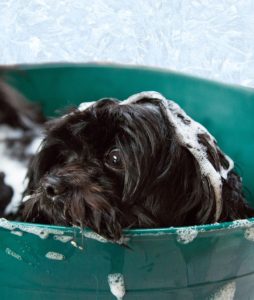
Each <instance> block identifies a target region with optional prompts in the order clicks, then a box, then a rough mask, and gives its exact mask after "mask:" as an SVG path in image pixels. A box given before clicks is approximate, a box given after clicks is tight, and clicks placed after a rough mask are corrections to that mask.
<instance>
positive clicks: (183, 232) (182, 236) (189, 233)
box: [176, 228, 198, 244]
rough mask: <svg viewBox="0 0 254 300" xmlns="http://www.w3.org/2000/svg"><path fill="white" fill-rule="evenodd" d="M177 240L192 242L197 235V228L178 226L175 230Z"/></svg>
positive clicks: (185, 242)
mask: <svg viewBox="0 0 254 300" xmlns="http://www.w3.org/2000/svg"><path fill="white" fill-rule="evenodd" d="M176 234H177V238H176V239H177V241H178V242H179V243H181V244H188V243H190V242H192V241H193V240H194V239H195V238H196V237H197V235H198V230H196V229H194V228H180V229H177V230H176Z"/></svg>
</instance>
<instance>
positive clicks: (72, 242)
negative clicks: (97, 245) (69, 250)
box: [71, 241, 84, 250]
mask: <svg viewBox="0 0 254 300" xmlns="http://www.w3.org/2000/svg"><path fill="white" fill-rule="evenodd" d="M71 244H72V246H73V247H75V248H78V249H79V250H83V249H84V248H83V247H81V246H79V245H78V244H77V242H75V241H71Z"/></svg>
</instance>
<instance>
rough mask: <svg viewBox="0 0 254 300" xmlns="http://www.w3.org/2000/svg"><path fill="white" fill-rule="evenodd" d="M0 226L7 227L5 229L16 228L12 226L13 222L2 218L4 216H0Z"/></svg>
mask: <svg viewBox="0 0 254 300" xmlns="http://www.w3.org/2000/svg"><path fill="white" fill-rule="evenodd" d="M0 227H1V228H4V229H7V230H14V229H16V227H15V226H14V224H12V223H11V222H10V221H8V220H6V219H4V218H0Z"/></svg>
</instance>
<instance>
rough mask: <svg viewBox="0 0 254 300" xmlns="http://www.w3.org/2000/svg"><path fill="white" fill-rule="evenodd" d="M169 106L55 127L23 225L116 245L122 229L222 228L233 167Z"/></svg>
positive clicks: (115, 104)
mask: <svg viewBox="0 0 254 300" xmlns="http://www.w3.org/2000/svg"><path fill="white" fill-rule="evenodd" d="M168 103H169V102H167V101H166V100H165V99H164V98H163V97H162V96H161V95H160V94H156V93H149V92H147V93H141V94H139V95H137V96H134V97H132V98H130V99H128V100H126V101H124V102H119V101H118V100H114V99H102V100H100V101H97V102H95V103H93V104H91V105H90V106H89V105H87V107H85V106H84V105H83V106H80V108H79V109H75V110H73V111H72V112H71V113H70V114H68V115H66V116H64V117H61V118H58V119H55V120H53V121H50V122H49V123H48V125H47V132H46V138H45V140H44V142H43V144H42V145H41V148H40V150H39V152H38V154H37V156H36V157H35V158H34V160H33V162H32V165H31V167H30V170H29V173H28V178H29V185H28V188H27V191H26V195H27V196H26V197H25V200H26V201H25V202H24V208H23V215H24V220H26V221H32V222H41V223H49V224H58V225H78V226H82V227H83V226H88V227H90V228H92V229H93V230H94V231H96V232H97V233H99V234H101V235H103V236H105V237H107V238H109V239H111V240H115V241H116V240H118V239H119V238H120V237H121V234H122V229H123V228H151V227H167V226H177V225H194V224H203V223H208V222H214V221H217V220H218V219H219V217H220V215H221V213H222V210H223V209H222V204H221V198H222V186H223V184H224V182H226V176H227V173H228V172H229V171H230V170H231V169H232V165H231V164H230V160H229V159H227V157H225V156H224V155H223V154H222V152H221V151H220V150H219V148H218V147H217V146H216V142H215V140H214V139H213V138H212V137H211V136H210V135H209V134H208V133H207V131H206V130H205V129H204V128H203V127H202V126H201V125H199V126H198V125H197V123H196V122H194V121H193V120H191V119H190V118H189V117H188V116H186V115H185V114H184V112H183V111H182V110H181V109H180V108H179V107H178V106H175V105H174V104H173V102H170V103H169V104H168ZM170 105H171V106H170ZM174 118H175V119H174ZM178 123H179V124H178ZM180 123H181V124H180ZM193 124H194V125H193ZM195 126H196V127H197V126H198V127H197V128H196V127H195ZM188 127H189V128H190V130H189V131H188V130H187V129H186V128H188ZM179 128H181V129H179ZM193 128H194V129H195V128H196V131H195V130H194V131H195V132H193ZM186 130H187V131H188V132H187V133H186V132H185V131H186ZM194 134H195V141H193V136H194ZM184 135H185V136H184ZM216 174H219V175H218V176H217V175H216Z"/></svg>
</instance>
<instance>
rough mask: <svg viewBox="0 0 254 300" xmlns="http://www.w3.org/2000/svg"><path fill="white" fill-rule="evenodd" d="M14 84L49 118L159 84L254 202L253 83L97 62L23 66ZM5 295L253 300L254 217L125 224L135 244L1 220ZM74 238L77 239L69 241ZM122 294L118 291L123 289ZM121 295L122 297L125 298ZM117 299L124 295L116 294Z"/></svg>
mask: <svg viewBox="0 0 254 300" xmlns="http://www.w3.org/2000/svg"><path fill="white" fill-rule="evenodd" d="M22 69H23V70H24V71H23V72H20V73H13V74H12V75H11V76H10V78H9V79H10V80H9V81H10V83H11V84H12V85H14V86H15V87H16V88H18V89H19V90H20V91H21V92H22V93H24V94H25V95H26V96H27V97H28V98H29V99H31V100H33V101H36V102H38V103H40V104H41V105H42V106H43V109H44V110H45V112H46V113H47V115H49V116H52V115H54V112H55V110H56V109H59V108H62V107H63V106H65V105H70V104H73V103H74V104H78V103H80V102H84V101H91V100H96V99H99V98H102V97H116V98H119V99H125V98H127V97H128V96H130V95H131V94H134V93H137V92H141V91H147V90H156V91H158V92H160V93H162V94H163V95H164V96H166V97H167V98H170V99H173V100H175V101H176V102H178V103H179V104H180V105H181V106H182V107H183V108H184V109H185V110H186V111H187V113H188V114H190V115H191V116H192V117H193V118H194V119H196V120H198V121H200V122H201V123H202V124H204V125H205V126H206V127H207V128H208V129H209V130H210V131H211V132H212V134H213V135H214V136H215V137H216V138H217V140H218V143H219V145H220V146H221V148H222V149H223V150H224V151H225V152H226V153H228V154H229V155H230V156H231V157H232V158H233V159H234V160H235V162H236V164H237V166H238V169H239V173H240V174H241V175H242V176H243V181H244V185H245V186H246V190H247V192H246V193H247V195H248V201H250V202H252V203H253V204H254V199H253V196H251V195H254V157H253V156H254V90H253V89H248V88H243V87H239V86H230V85H224V84H220V83H216V82H211V81H208V80H204V79H200V78H195V77H191V76H187V75H182V74H179V73H175V72H170V71H165V70H158V69H148V68H140V67H126V66H117V65H116V66H114V65H96V64H84V65H73V64H69V65H68V64H62V65H35V66H22ZM0 226H1V228H0V236H1V239H0V299H18V300H22V299H25V300H30V299H36V300H38V299H40V300H42V299H61V300H64V299H75V300H77V299H82V300H84V299H116V297H115V296H114V294H116V290H114V289H113V290H112V292H111V290H110V286H109V282H108V278H109V277H108V276H109V275H110V274H121V276H122V277H121V278H123V279H124V286H125V289H126V293H125V296H124V300H125V299H126V300H128V299H137V300H138V299H148V300H149V299H160V300H162V299H174V300H177V299H193V300H194V299H195V300H198V299H216V300H218V299H220V300H221V299H224V300H225V299H226V300H228V299H239V300H245V299H250V300H253V299H254V220H253V219H249V220H243V221H238V222H231V223H222V224H213V225H207V226H197V227H182V228H164V229H156V230H149V229H147V230H129V231H126V238H127V239H128V240H129V241H128V245H129V248H127V247H123V246H120V245H117V244H113V243H108V242H106V241H105V240H103V239H99V238H98V236H96V235H94V234H93V233H92V232H90V231H89V230H85V232H84V234H83V235H81V233H80V231H79V229H78V228H64V227H54V226H44V225H34V224H32V225H31V224H25V223H14V222H10V223H7V222H4V221H3V220H2V221H0ZM72 239H74V240H72ZM119 295H120V294H119ZM120 296H121V295H120ZM120 296H119V299H120Z"/></svg>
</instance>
